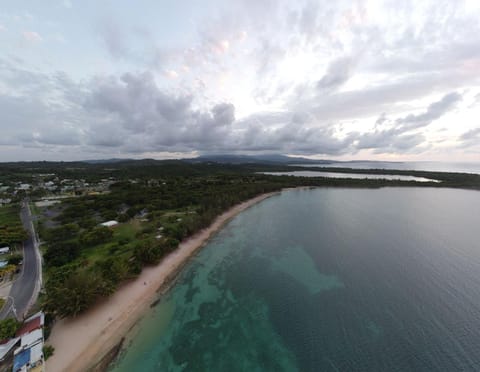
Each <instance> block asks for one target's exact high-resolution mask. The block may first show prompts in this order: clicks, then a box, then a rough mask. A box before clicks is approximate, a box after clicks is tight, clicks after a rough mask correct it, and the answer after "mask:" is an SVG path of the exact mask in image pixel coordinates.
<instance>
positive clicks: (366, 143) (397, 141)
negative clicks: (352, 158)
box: [355, 92, 462, 153]
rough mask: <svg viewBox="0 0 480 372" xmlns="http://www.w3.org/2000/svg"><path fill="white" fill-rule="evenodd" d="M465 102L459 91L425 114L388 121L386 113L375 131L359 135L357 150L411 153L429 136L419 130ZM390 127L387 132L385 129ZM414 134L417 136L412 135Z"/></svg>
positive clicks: (356, 144) (446, 97) (440, 101)
mask: <svg viewBox="0 0 480 372" xmlns="http://www.w3.org/2000/svg"><path fill="white" fill-rule="evenodd" d="M461 99H462V96H461V95H460V94H459V93H457V92H451V93H448V94H446V95H444V96H443V97H442V98H441V99H440V100H439V101H435V102H432V103H431V104H430V105H429V106H428V107H427V109H426V110H425V112H423V113H421V114H416V115H415V114H409V115H407V116H404V117H400V118H398V119H396V120H394V121H391V120H388V118H387V117H386V115H385V114H382V115H380V117H379V118H378V119H377V121H376V122H375V130H374V131H372V132H368V133H363V134H359V135H358V137H357V138H356V139H355V147H356V148H357V149H374V150H375V151H376V152H377V153H386V152H389V153H396V152H400V153H404V152H407V151H411V150H413V149H415V148H416V147H418V146H419V145H421V144H423V143H424V141H425V136H424V135H423V134H422V133H419V132H418V131H417V132H415V130H418V129H420V128H422V127H425V126H428V125H429V124H431V123H432V122H433V121H435V120H437V119H439V118H440V117H442V116H443V115H445V114H446V113H447V112H449V111H450V110H452V109H453V108H454V107H455V105H456V103H458V102H459V101H460V100H461ZM384 126H387V129H382V128H383V127H384ZM412 131H414V132H413V133H411V132H412Z"/></svg>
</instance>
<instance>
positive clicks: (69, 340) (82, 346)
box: [46, 192, 279, 372]
mask: <svg viewBox="0 0 480 372" xmlns="http://www.w3.org/2000/svg"><path fill="white" fill-rule="evenodd" d="M278 193H279V192H272V193H267V194H262V195H259V196H257V197H255V198H252V199H249V200H247V201H245V202H243V203H241V204H238V205H236V206H234V207H232V208H231V209H229V210H228V211H226V212H224V213H223V214H222V215H220V216H218V217H217V218H216V219H215V221H214V222H213V223H212V224H211V225H210V226H209V227H207V228H206V229H204V230H201V231H199V232H198V233H196V234H195V235H193V236H192V237H190V238H188V239H187V240H185V241H183V242H181V243H180V245H179V247H178V248H177V249H176V250H175V251H174V252H172V253H170V254H169V255H168V256H167V257H165V258H164V259H163V260H162V261H161V262H160V263H159V264H158V265H156V266H154V267H147V268H145V269H143V271H142V273H141V274H140V275H139V276H138V277H137V278H136V279H135V280H133V281H131V282H128V283H126V284H125V285H123V286H121V287H120V288H119V289H118V290H117V291H116V292H115V293H114V294H113V295H112V296H110V297H109V298H108V299H106V300H105V301H103V302H102V303H100V304H98V305H97V306H95V307H94V308H92V309H90V310H89V311H87V312H86V313H84V314H82V315H80V316H78V317H76V318H67V319H62V320H59V321H58V322H56V323H55V325H54V327H53V329H52V332H51V334H50V337H49V339H48V341H47V344H51V345H52V346H53V347H55V354H54V355H53V356H52V357H51V358H49V359H48V361H47V363H46V369H47V371H50V372H64V371H65V372H67V371H68V372H76V371H79V372H80V371H85V370H89V369H91V368H92V367H94V366H96V365H98V364H99V363H100V362H101V361H102V359H103V357H104V356H105V355H106V354H107V353H109V352H110V351H111V350H112V349H114V348H115V346H117V345H118V344H119V343H120V342H121V340H122V339H123V337H124V336H125V334H126V333H127V332H128V330H129V329H130V328H131V327H132V326H133V325H134V324H135V323H136V322H137V321H138V320H139V318H140V317H141V316H142V315H143V313H144V312H145V311H147V309H148V308H149V306H150V304H151V302H152V301H154V300H155V298H156V297H157V296H158V293H157V292H158V290H159V289H162V288H163V287H164V286H165V285H168V283H169V281H170V280H171V279H172V278H173V277H174V276H175V275H176V274H177V273H178V271H179V270H180V269H181V268H182V267H183V265H184V264H185V263H186V262H187V260H188V259H189V258H190V257H191V256H192V255H193V254H194V253H195V251H196V250H197V249H198V248H200V247H202V246H203V245H204V244H205V243H206V242H207V241H208V240H209V238H210V237H211V236H212V235H213V234H214V233H215V232H217V231H218V230H220V229H221V228H222V227H223V225H224V224H225V223H226V222H228V221H229V220H230V219H232V218H233V217H235V216H236V215H237V214H238V213H240V212H242V211H244V210H245V209H247V208H249V207H251V206H252V205H254V204H256V203H258V202H260V201H262V200H264V199H266V198H269V197H271V196H273V195H276V194H278ZM145 283H146V284H145Z"/></svg>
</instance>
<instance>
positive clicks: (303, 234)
mask: <svg viewBox="0 0 480 372" xmlns="http://www.w3.org/2000/svg"><path fill="white" fill-rule="evenodd" d="M479 211H480V193H479V192H476V191H465V190H450V189H425V188H421V189H416V188H408V189H407V188H384V189H377V190H363V189H328V188H325V189H315V190H293V191H288V192H284V193H282V194H281V195H278V196H275V197H272V198H270V199H267V200H265V201H264V202H262V203H260V204H258V205H255V206H253V207H252V208H250V209H248V210H247V211H245V212H243V213H242V214H240V215H239V216H237V217H236V218H235V219H233V220H232V221H231V222H230V223H229V224H227V225H226V226H225V228H224V229H223V230H222V231H220V232H219V233H218V234H217V235H216V236H215V237H214V238H213V239H212V240H211V241H210V243H209V244H208V245H207V246H206V247H205V248H203V249H202V250H201V251H200V252H199V253H198V254H197V256H196V257H195V258H194V259H193V260H192V261H191V262H190V263H189V264H188V265H187V266H186V267H185V269H184V270H183V271H182V273H181V274H180V276H179V278H178V282H177V283H176V284H175V285H174V286H173V287H172V289H171V290H170V291H169V292H168V293H167V294H166V295H165V296H163V297H162V299H161V301H160V302H159V303H158V305H157V306H155V307H154V308H152V309H151V311H150V312H149V313H148V314H147V315H146V316H145V318H143V319H142V321H141V322H139V324H138V325H137V327H135V329H134V330H133V331H132V333H131V334H130V335H129V337H128V340H127V342H126V345H127V347H126V349H125V350H123V352H122V353H121V355H120V357H119V359H118V360H117V361H116V362H115V364H114V365H113V366H112V369H113V370H114V371H478V370H480V243H479V237H480V235H479V232H478V226H480V212H479Z"/></svg>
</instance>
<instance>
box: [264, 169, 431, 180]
mask: <svg viewBox="0 0 480 372" xmlns="http://www.w3.org/2000/svg"><path fill="white" fill-rule="evenodd" d="M262 174H269V175H271V176H296V177H327V178H354V179H375V180H399V181H416V182H440V181H438V180H433V179H430V178H425V177H416V176H405V175H397V174H367V173H340V172H324V171H322V170H320V169H319V170H318V171H292V172H262Z"/></svg>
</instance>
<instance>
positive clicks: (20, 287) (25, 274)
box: [0, 200, 42, 320]
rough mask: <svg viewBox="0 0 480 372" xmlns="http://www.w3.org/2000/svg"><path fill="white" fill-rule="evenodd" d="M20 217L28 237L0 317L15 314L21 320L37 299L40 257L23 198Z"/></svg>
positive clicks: (27, 206) (40, 273) (26, 202)
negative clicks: (16, 274)
mask: <svg viewBox="0 0 480 372" xmlns="http://www.w3.org/2000/svg"><path fill="white" fill-rule="evenodd" d="M20 217H21V219H22V223H23V226H24V228H25V230H27V232H28V236H29V237H28V239H27V240H25V241H24V242H23V265H22V269H21V272H20V274H19V275H18V277H17V278H16V279H15V281H14V283H13V284H12V288H11V289H10V294H9V296H8V299H7V302H6V303H5V306H4V307H3V308H2V311H0V319H4V318H6V317H8V316H15V317H16V318H17V319H19V320H22V319H23V318H24V317H25V315H26V314H27V312H28V311H29V310H30V308H31V306H32V305H33V304H34V303H35V301H36V300H37V298H38V293H39V291H40V287H41V281H42V271H41V258H40V252H39V249H38V240H37V235H36V233H35V228H34V227H33V222H32V214H31V212H30V207H29V205H28V200H25V201H24V202H23V204H22V209H21V212H20Z"/></svg>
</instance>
